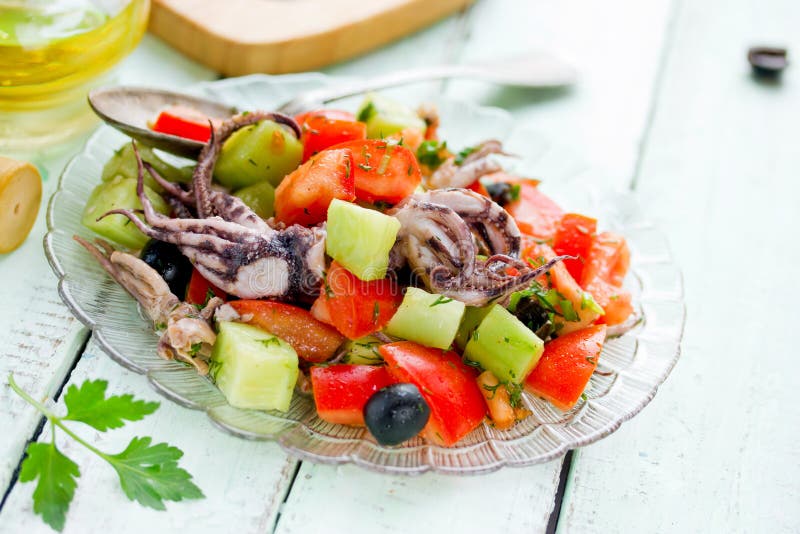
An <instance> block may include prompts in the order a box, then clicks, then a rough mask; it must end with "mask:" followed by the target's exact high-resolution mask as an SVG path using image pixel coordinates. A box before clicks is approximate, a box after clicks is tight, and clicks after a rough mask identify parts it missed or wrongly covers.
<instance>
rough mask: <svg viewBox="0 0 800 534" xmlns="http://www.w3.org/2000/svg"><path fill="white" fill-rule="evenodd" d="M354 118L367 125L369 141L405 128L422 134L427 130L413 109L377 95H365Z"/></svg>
mask: <svg viewBox="0 0 800 534" xmlns="http://www.w3.org/2000/svg"><path fill="white" fill-rule="evenodd" d="M356 117H357V118H358V120H360V121H361V122H365V123H367V137H369V138H370V139H383V138H385V137H388V136H390V135H392V134H395V133H397V132H400V131H402V130H405V129H406V128H414V129H416V130H421V131H423V132H424V131H425V130H426V129H427V125H426V124H425V121H424V120H422V119H421V118H420V117H419V115H417V113H416V112H415V111H414V110H413V109H411V108H410V107H408V106H405V105H403V104H401V103H400V102H397V101H396V100H393V99H391V98H388V97H385V96H383V95H379V94H377V93H369V94H367V97H366V99H365V100H364V102H363V103H362V104H361V107H360V108H359V109H358V113H357V114H356Z"/></svg>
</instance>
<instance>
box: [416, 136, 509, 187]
mask: <svg viewBox="0 0 800 534" xmlns="http://www.w3.org/2000/svg"><path fill="white" fill-rule="evenodd" d="M492 154H501V155H506V156H508V155H509V154H507V153H505V152H503V145H502V143H500V141H497V140H495V139H489V140H487V141H484V142H482V143H481V144H479V145H478V146H476V147H475V150H474V151H473V152H472V153H471V154H469V155H468V156H467V157H466V158H464V161H462V162H461V164H460V165H457V164H456V158H455V157H451V158H448V159H447V161H445V162H444V163H442V164H441V165H440V166H439V168H438V169H436V170H435V171H434V172H433V174H431V176H430V177H429V178H428V181H427V186H428V189H442V188H445V187H467V186H468V185H470V184H471V183H473V182H475V180H477V179H479V178H480V177H482V176H486V175H487V174H492V173H493V172H499V171H502V170H503V167H502V165H500V163H499V162H497V161H496V160H495V159H494V158H492V157H490V156H491V155H492Z"/></svg>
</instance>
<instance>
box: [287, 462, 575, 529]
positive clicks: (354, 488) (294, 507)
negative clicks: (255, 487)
mask: <svg viewBox="0 0 800 534" xmlns="http://www.w3.org/2000/svg"><path fill="white" fill-rule="evenodd" d="M560 466H561V461H554V462H550V463H547V464H542V465H538V466H535V467H531V468H525V469H504V470H501V471H498V472H496V473H491V474H489V475H482V476H476V477H468V478H458V477H453V476H443V475H433V474H425V475H422V476H420V477H416V478H411V477H398V476H386V475H380V474H377V473H368V472H365V471H363V470H361V469H359V468H357V467H354V466H347V467H338V468H336V467H330V466H324V465H312V464H308V463H305V462H304V463H303V464H302V466H301V468H300V472H299V474H298V477H297V479H296V480H295V483H294V486H292V491H291V494H290V495H289V498H288V499H287V501H286V504H285V506H284V509H283V512H282V514H281V517H280V519H279V522H278V526H277V529H276V531H275V532H276V533H279V534H317V533H319V534H324V533H328V532H349V533H352V534H362V533H363V534H372V533H375V532H383V533H398V534H400V533H407V532H420V533H421V532H493V531H496V532H526V533H527V532H541V531H543V530H544V526H545V525H547V520H548V518H549V517H550V512H551V510H552V509H553V497H554V493H555V492H554V489H555V488H556V487H557V486H558V478H559V476H558V475H559V471H560Z"/></svg>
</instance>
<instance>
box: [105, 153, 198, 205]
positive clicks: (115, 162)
mask: <svg viewBox="0 0 800 534" xmlns="http://www.w3.org/2000/svg"><path fill="white" fill-rule="evenodd" d="M136 148H137V149H138V150H139V156H140V157H141V158H142V161H146V162H148V163H149V164H150V165H152V166H153V168H154V169H155V170H156V171H157V172H158V174H160V175H161V177H162V178H164V179H166V180H169V181H170V182H182V183H188V182H191V181H192V172H193V171H194V168H193V167H192V166H188V165H187V166H185V167H175V166H173V165H170V164H169V163H167V162H166V161H164V160H163V159H161V158H160V157H158V156H157V155H156V154H155V152H153V149H152V148H150V147H147V146H144V145H142V144H137V145H136ZM138 175H139V168H138V164H137V163H136V155H135V154H134V153H133V145H132V144H131V143H125V144H124V145H122V146H121V147H120V148H119V150H117V151H116V152H114V155H113V156H111V159H109V160H108V161H107V162H106V164H105V165H104V166H103V174H102V180H103V181H104V182H108V181H109V180H111V179H113V178H116V177H117V176H122V177H123V178H132V179H134V180H135V179H136V178H137V177H138ZM144 185H146V186H147V187H149V188H150V189H152V190H153V191H156V192H158V193H162V192H163V189H162V188H161V186H160V185H158V183H156V181H155V180H153V178H152V177H151V176H150V173H149V172H145V173H144Z"/></svg>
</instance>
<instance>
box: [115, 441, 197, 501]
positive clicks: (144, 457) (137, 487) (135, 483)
mask: <svg viewBox="0 0 800 534" xmlns="http://www.w3.org/2000/svg"><path fill="white" fill-rule="evenodd" d="M151 441H152V439H151V438H149V437H144V438H140V437H135V438H133V439H132V440H131V442H130V443H129V444H128V447H127V448H126V449H125V450H124V451H122V452H121V453H119V454H114V455H111V456H108V457H106V460H108V462H109V463H110V464H111V466H112V467H113V468H114V470H116V472H117V474H118V475H119V483H120V486H122V491H124V492H125V495H127V496H128V498H129V499H130V500H132V501H137V502H138V503H139V504H141V505H143V506H147V507H149V508H154V509H156V510H164V509H166V507H165V506H164V501H165V500H168V501H181V500H183V499H200V498H202V497H204V495H203V492H202V491H201V490H200V488H198V487H197V486H196V485H195V484H194V483H193V482H192V475H190V474H189V473H188V472H186V471H185V470H184V469H181V468H180V467H178V460H179V459H180V458H181V456H183V452H181V450H180V449H178V448H176V447H172V446H170V445H168V444H166V443H156V444H155V445H151V444H150V443H151Z"/></svg>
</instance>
